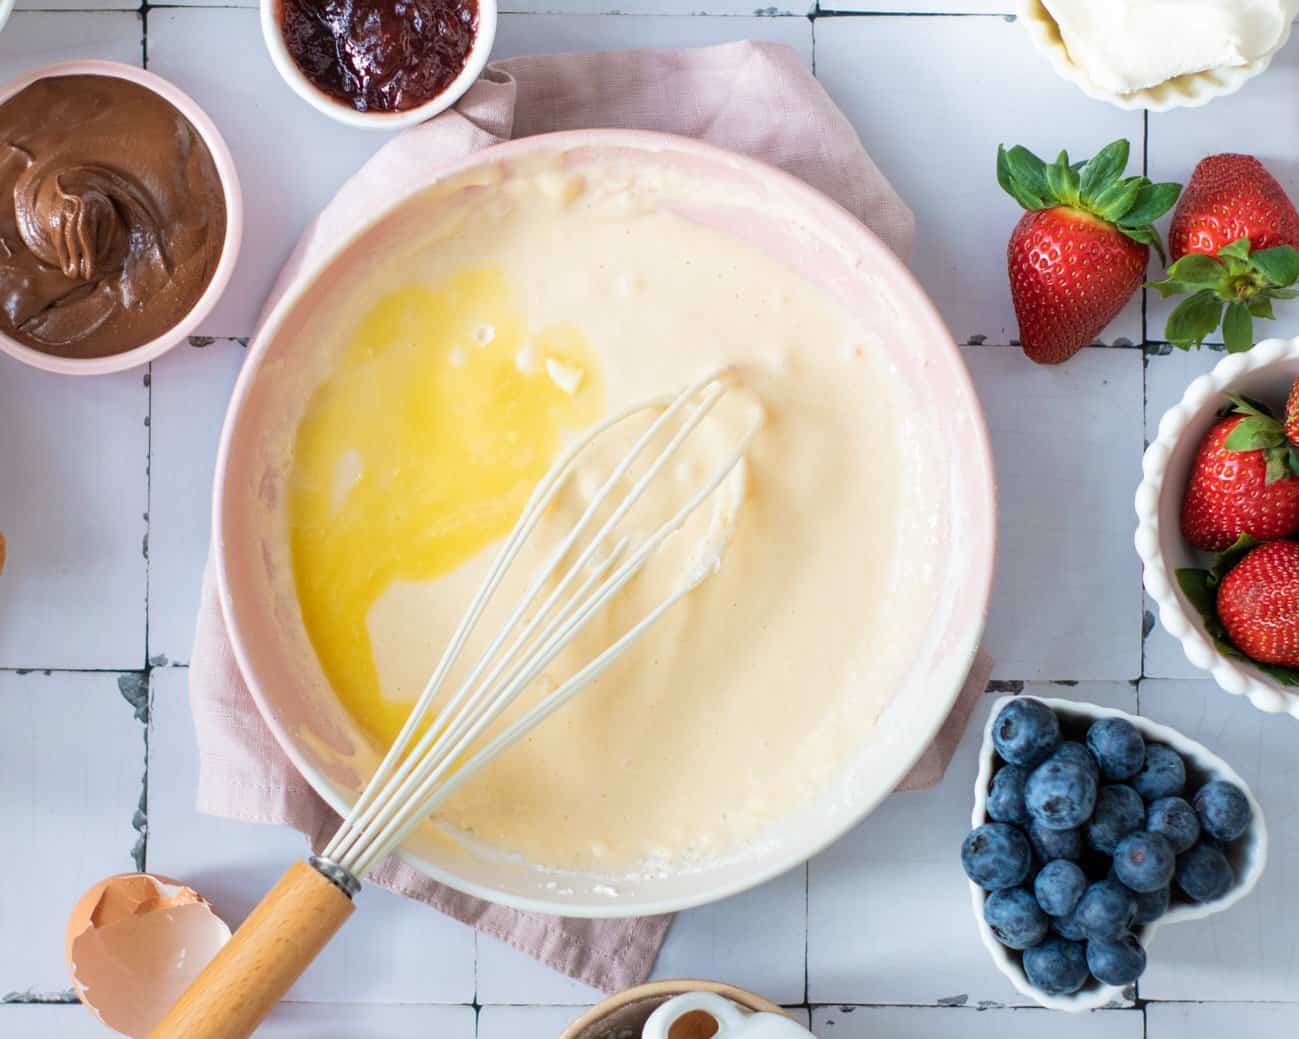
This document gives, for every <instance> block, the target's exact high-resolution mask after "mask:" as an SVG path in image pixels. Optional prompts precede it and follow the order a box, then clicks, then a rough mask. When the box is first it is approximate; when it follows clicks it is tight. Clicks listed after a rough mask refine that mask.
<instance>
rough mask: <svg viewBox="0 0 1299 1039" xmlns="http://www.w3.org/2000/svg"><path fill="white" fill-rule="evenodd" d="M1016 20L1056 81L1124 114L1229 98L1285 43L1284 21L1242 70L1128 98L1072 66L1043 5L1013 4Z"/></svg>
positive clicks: (1023, 0)
mask: <svg viewBox="0 0 1299 1039" xmlns="http://www.w3.org/2000/svg"><path fill="white" fill-rule="evenodd" d="M1015 14H1016V17H1017V18H1018V19H1019V21H1020V24H1022V25H1023V26H1024V27H1025V28H1026V29H1028V33H1029V36H1030V37H1031V38H1032V40H1033V45H1034V46H1035V47H1036V48H1037V49H1038V50H1039V51H1041V52H1042V53H1043V54H1045V55H1046V57H1047V60H1049V61H1050V62H1051V67H1052V68H1053V69H1055V71H1056V74H1057V75H1059V76H1060V78H1061V79H1066V80H1068V81H1069V82H1070V83H1072V84H1073V85H1074V86H1076V87H1077V88H1078V89H1079V90H1081V91H1082V92H1083V93H1084V94H1086V95H1087V96H1088V97H1091V98H1095V99H1096V100H1097V101H1108V102H1109V103H1110V104H1112V105H1114V106H1115V107H1116V108H1123V109H1128V110H1131V109H1142V108H1144V109H1147V110H1149V111H1151V112H1166V111H1168V110H1169V109H1170V108H1199V107H1200V106H1201V105H1207V104H1208V103H1209V102H1210V101H1212V100H1213V99H1214V98H1215V97H1225V96H1226V95H1227V94H1234V93H1235V92H1236V91H1237V90H1239V89H1240V88H1241V87H1243V86H1244V85H1245V84H1246V83H1248V82H1249V81H1250V80H1251V79H1253V78H1254V77H1255V76H1257V75H1260V74H1261V73H1263V72H1264V71H1265V70H1266V69H1267V67H1268V65H1270V64H1271V63H1272V59H1273V58H1274V57H1275V56H1276V54H1277V52H1278V51H1280V50H1281V48H1282V47H1284V46H1285V45H1286V42H1287V41H1288V40H1289V39H1290V21H1289V20H1287V21H1286V28H1285V31H1284V32H1283V33H1282V34H1281V39H1280V40H1278V41H1277V43H1276V46H1275V47H1273V48H1272V49H1271V50H1270V51H1268V52H1267V53H1266V54H1263V55H1260V56H1259V57H1257V58H1255V59H1254V60H1253V61H1251V62H1249V64H1247V65H1232V66H1226V67H1223V68H1219V69H1207V70H1206V71H1204V72H1196V73H1192V74H1190V75H1186V76H1178V77H1177V78H1176V79H1170V80H1168V81H1167V82H1165V83H1159V84H1156V85H1155V86H1153V87H1146V88H1145V89H1144V90H1136V91H1133V92H1132V93H1130V94H1119V93H1115V92H1114V91H1112V90H1106V89H1104V88H1103V87H1099V86H1097V85H1096V84H1095V83H1093V82H1092V81H1091V79H1090V78H1089V77H1088V75H1087V73H1086V71H1085V70H1083V69H1082V68H1080V67H1079V66H1077V65H1075V64H1074V63H1073V60H1072V59H1071V58H1070V57H1069V51H1068V49H1067V48H1066V47H1065V45H1064V40H1063V39H1061V37H1060V27H1059V26H1058V25H1057V24H1056V21H1055V19H1054V18H1052V17H1051V13H1050V12H1049V11H1048V10H1047V9H1046V5H1045V4H1043V3H1042V0H1018V2H1017V4H1016V9H1015Z"/></svg>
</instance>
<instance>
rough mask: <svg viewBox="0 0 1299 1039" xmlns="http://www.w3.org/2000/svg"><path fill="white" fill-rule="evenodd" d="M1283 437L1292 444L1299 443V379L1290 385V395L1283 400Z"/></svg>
mask: <svg viewBox="0 0 1299 1039" xmlns="http://www.w3.org/2000/svg"><path fill="white" fill-rule="evenodd" d="M1284 428H1285V438H1286V439H1287V440H1288V441H1290V443H1292V444H1299V379H1296V380H1295V381H1294V385H1293V386H1291V387H1290V396H1289V397H1287V398H1286V402H1285V420H1284Z"/></svg>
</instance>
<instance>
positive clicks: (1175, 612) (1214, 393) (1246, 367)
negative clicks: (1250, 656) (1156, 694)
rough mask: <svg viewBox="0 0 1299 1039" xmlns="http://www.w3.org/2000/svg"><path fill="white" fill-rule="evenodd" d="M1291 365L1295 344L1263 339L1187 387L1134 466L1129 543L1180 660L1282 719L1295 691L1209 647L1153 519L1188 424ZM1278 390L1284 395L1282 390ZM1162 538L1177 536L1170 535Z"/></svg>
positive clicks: (1292, 708) (1295, 700)
mask: <svg viewBox="0 0 1299 1039" xmlns="http://www.w3.org/2000/svg"><path fill="white" fill-rule="evenodd" d="M1295 361H1299V338H1295V339H1265V340H1263V341H1262V342H1261V343H1259V344H1257V345H1256V346H1255V347H1254V348H1253V349H1252V350H1248V351H1246V352H1245V353H1239V354H1227V355H1225V356H1224V357H1223V359H1222V360H1221V361H1219V362H1218V363H1217V364H1216V365H1215V366H1214V368H1213V370H1212V371H1210V372H1208V373H1206V374H1204V375H1201V376H1200V377H1199V378H1197V379H1195V380H1193V381H1192V382H1191V384H1190V385H1189V386H1187V388H1186V392H1185V393H1184V394H1183V395H1182V399H1181V400H1180V401H1179V402H1178V403H1177V404H1175V405H1174V406H1173V407H1171V408H1169V409H1168V411H1166V412H1165V413H1164V415H1163V418H1161V419H1160V421H1159V431H1158V434H1157V435H1156V437H1155V439H1154V440H1153V441H1152V442H1151V444H1150V446H1149V447H1147V448H1146V452H1145V455H1144V456H1143V458H1142V460H1141V470H1142V481H1141V484H1140V486H1139V487H1138V488H1137V494H1136V500H1135V505H1136V511H1137V532H1136V537H1135V541H1136V546H1137V554H1138V555H1139V556H1140V557H1141V562H1142V565H1143V567H1144V571H1143V581H1144V583H1145V586H1146V591H1148V592H1149V593H1150V597H1151V598H1152V599H1154V600H1155V603H1156V604H1157V605H1158V606H1159V623H1160V624H1161V625H1162V626H1163V628H1164V630H1165V631H1167V632H1168V633H1169V634H1170V635H1172V636H1173V638H1175V639H1177V640H1178V641H1179V642H1180V643H1181V645H1182V651H1183V652H1184V653H1185V654H1186V658H1187V659H1188V660H1189V661H1190V662H1191V663H1192V664H1194V665H1195V666H1196V667H1198V668H1202V669H1203V670H1205V671H1208V672H1209V673H1210V674H1211V675H1212V677H1213V679H1214V681H1216V682H1217V683H1218V685H1219V686H1221V687H1222V688H1223V689H1224V690H1226V691H1227V692H1229V693H1232V694H1233V695H1236V696H1245V697H1248V698H1249V701H1250V702H1251V703H1252V704H1253V705H1254V706H1255V707H1257V708H1258V709H1259V710H1261V711H1268V712H1270V713H1288V714H1290V715H1292V716H1293V717H1295V718H1299V689H1292V688H1289V687H1287V686H1284V685H1282V684H1281V683H1280V682H1278V681H1277V680H1276V679H1274V678H1272V677H1270V676H1268V675H1266V674H1265V673H1264V672H1262V671H1260V670H1259V669H1258V668H1256V667H1254V666H1253V665H1252V664H1250V662H1249V661H1248V660H1245V659H1243V658H1234V657H1228V656H1225V655H1224V654H1223V653H1221V652H1220V651H1219V650H1218V648H1217V647H1216V646H1215V645H1214V644H1213V641H1212V639H1210V637H1209V635H1208V632H1207V631H1206V630H1205V627H1204V619H1203V618H1202V617H1201V616H1200V615H1199V612H1198V611H1197V610H1196V609H1195V608H1194V607H1193V606H1192V605H1191V604H1190V603H1189V602H1188V601H1187V600H1186V597H1185V596H1184V595H1183V593H1182V590H1181V587H1180V586H1179V584H1178V581H1177V574H1176V572H1175V568H1174V567H1173V566H1171V565H1170V563H1169V560H1168V558H1167V557H1166V556H1165V554H1164V549H1163V545H1162V543H1161V539H1162V537H1163V536H1164V531H1163V529H1162V521H1161V518H1160V506H1161V503H1162V502H1163V500H1164V498H1165V496H1166V495H1169V494H1178V495H1179V496H1180V494H1181V493H1182V488H1180V487H1172V486H1170V485H1169V484H1168V482H1167V480H1166V476H1167V471H1168V465H1169V461H1170V459H1171V457H1172V455H1173V452H1174V450H1176V449H1177V448H1178V447H1179V446H1180V444H1181V442H1182V439H1183V438H1184V437H1186V436H1188V435H1192V434H1195V435H1197V436H1198V435H1200V434H1199V431H1198V430H1196V429H1192V425H1193V423H1194V422H1195V420H1196V419H1197V418H1199V417H1200V416H1203V415H1204V413H1205V411H1206V410H1210V411H1216V410H1217V409H1218V407H1220V406H1221V404H1222V403H1223V401H1224V400H1225V394H1227V393H1228V392H1230V391H1231V390H1232V389H1233V387H1234V386H1235V384H1236V383H1238V382H1239V381H1240V380H1241V379H1242V378H1244V377H1246V376H1249V375H1253V374H1255V373H1259V372H1263V371H1264V370H1265V369H1267V368H1269V367H1271V366H1273V365H1275V364H1277V363H1278V362H1290V363H1293V362H1295ZM1291 379H1293V375H1292V376H1291ZM1287 385H1288V384H1287ZM1279 389H1281V390H1283V391H1284V390H1285V389H1286V386H1284V385H1283V386H1280V387H1279ZM1179 502H1180V498H1179ZM1168 511H1169V513H1170V515H1179V514H1180V511H1181V509H1180V504H1179V506H1178V507H1177V508H1176V509H1170V510H1168ZM1170 534H1171V536H1173V537H1177V538H1180V537H1181V533H1180V531H1177V530H1173V531H1171V532H1170Z"/></svg>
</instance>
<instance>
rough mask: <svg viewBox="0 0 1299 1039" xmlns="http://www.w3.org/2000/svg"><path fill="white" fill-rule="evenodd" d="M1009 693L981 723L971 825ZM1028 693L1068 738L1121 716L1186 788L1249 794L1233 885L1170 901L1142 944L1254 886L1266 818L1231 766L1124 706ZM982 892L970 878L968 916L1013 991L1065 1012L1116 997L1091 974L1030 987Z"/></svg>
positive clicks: (1234, 854)
mask: <svg viewBox="0 0 1299 1039" xmlns="http://www.w3.org/2000/svg"><path fill="white" fill-rule="evenodd" d="M1014 699H1016V697H1014V696H1003V697H1000V698H999V699H998V700H997V701H996V703H994V704H993V705H992V713H991V714H989V715H988V722H987V724H986V725H985V726H984V728H983V745H982V746H981V747H980V749H979V775H978V778H977V779H976V781H975V787H974V811H973V812H972V813H971V815H970V824H971V826H972V827H976V826H981V825H983V824H984V823H986V822H988V821H989V820H988V815H987V801H988V784H989V783H990V782H991V781H992V775H993V771H994V768H993V766H994V764H995V763H996V760H997V752H996V749H995V748H994V746H993V743H992V726H993V723H994V722H995V721H996V719H997V715H998V714H999V713H1000V712H1001V709H1002V708H1003V707H1005V706H1006V704H1008V703H1010V702H1011V701H1012V700H1014ZM1033 699H1035V700H1039V701H1040V702H1041V703H1044V704H1046V706H1048V707H1050V708H1051V709H1052V710H1053V711H1055V712H1056V714H1057V715H1059V717H1060V721H1061V724H1062V727H1063V728H1064V729H1065V734H1066V736H1067V737H1069V738H1073V739H1077V738H1078V736H1079V733H1080V732H1085V729H1086V726H1088V725H1090V724H1091V723H1092V722H1094V721H1096V720H1097V719H1098V718H1124V719H1126V720H1127V721H1130V722H1131V723H1132V724H1133V725H1135V726H1136V727H1137V729H1138V730H1139V731H1140V732H1141V735H1142V736H1143V737H1144V738H1145V739H1146V740H1147V741H1148V742H1152V743H1166V744H1168V746H1170V747H1172V748H1173V749H1174V750H1175V751H1177V753H1179V754H1181V755H1182V757H1183V758H1184V759H1185V760H1186V765H1187V784H1186V789H1187V792H1188V793H1192V792H1194V791H1195V790H1197V789H1198V788H1199V787H1200V786H1202V785H1203V784H1204V783H1206V782H1208V781H1209V780H1211V779H1222V780H1226V781H1227V782H1229V783H1234V784H1235V785H1236V786H1238V787H1240V789H1241V790H1243V791H1244V793H1245V796H1246V797H1247V798H1249V805H1250V808H1251V809H1253V812H1254V819H1253V822H1252V823H1250V828H1249V832H1248V833H1246V834H1245V836H1244V837H1242V838H1240V840H1237V841H1234V842H1233V843H1232V844H1231V845H1230V846H1229V847H1228V848H1227V849H1226V851H1227V858H1228V859H1229V860H1230V862H1231V865H1232V869H1233V870H1234V871H1235V873H1236V886H1235V887H1233V888H1232V889H1231V890H1230V891H1229V892H1227V894H1225V895H1224V896H1223V897H1222V898H1220V899H1218V900H1217V901H1215V902H1205V903H1201V904H1195V903H1190V902H1176V901H1174V903H1173V904H1172V906H1171V907H1170V908H1169V910H1168V912H1167V913H1165V914H1164V915H1163V916H1162V917H1161V918H1160V919H1158V920H1156V921H1155V922H1154V923H1152V924H1147V925H1146V926H1145V927H1143V928H1140V930H1139V931H1138V933H1137V938H1138V939H1139V940H1140V941H1141V944H1142V946H1144V947H1145V948H1146V949H1147V950H1149V949H1150V946H1151V943H1152V942H1153V940H1154V937H1155V934H1156V932H1158V931H1159V930H1160V929H1161V928H1164V927H1167V926H1170V925H1172V924H1178V923H1182V922H1184V921H1187V920H1202V919H1204V918H1205V917H1207V916H1213V915H1214V914H1215V913H1221V912H1222V911H1223V910H1226V909H1230V908H1231V907H1232V906H1233V905H1235V904H1236V903H1237V902H1239V901H1240V900H1241V899H1243V898H1244V897H1245V896H1246V895H1248V894H1249V893H1250V892H1251V891H1253V890H1254V888H1255V886H1256V885H1257V884H1258V880H1259V877H1261V876H1262V875H1263V867H1264V866H1265V865H1266V863H1267V823H1266V822H1265V821H1264V819H1263V809H1262V806H1261V805H1259V803H1258V799H1257V798H1256V797H1255V796H1254V791H1253V790H1251V789H1250V788H1249V784H1248V783H1246V782H1245V781H1244V780H1243V779H1241V777H1240V775H1239V774H1238V773H1237V772H1236V770H1235V769H1233V768H1232V767H1231V766H1230V765H1228V764H1227V763H1226V762H1225V761H1223V760H1222V758H1220V757H1218V755H1216V754H1214V753H1213V752H1212V751H1211V750H1209V749H1208V748H1207V747H1205V746H1204V745H1203V744H1201V743H1197V742H1196V741H1195V740H1193V739H1190V738H1189V737H1186V736H1183V735H1182V734H1181V733H1180V732H1178V731H1177V730H1176V729H1170V728H1169V727H1168V726H1167V725H1160V724H1159V723H1158V722H1153V721H1151V720H1150V719H1149V718H1143V717H1141V716H1140V715H1135V714H1127V713H1126V712H1124V711H1118V710H1114V709H1113V708H1110V707H1101V706H1099V705H1097V704H1090V703H1078V702H1075V701H1073V700H1055V699H1048V698H1046V697H1033ZM1071 728H1072V729H1073V730H1074V731H1073V732H1070V731H1069V730H1070V729H1071ZM986 897H987V896H986V894H985V892H984V891H983V889H982V888H980V887H979V886H978V885H977V884H975V883H973V882H972V881H971V882H970V902H971V904H972V906H973V908H974V919H975V921H976V923H977V925H978V928H979V937H980V938H982V939H983V944H984V947H985V948H987V950H988V955H989V956H991V957H992V962H993V963H995V964H996V965H997V969H998V970H1000V971H1001V973H1002V974H1004V975H1006V977H1007V979H1008V980H1009V981H1010V983H1011V984H1012V985H1014V986H1015V989H1016V990H1017V991H1019V992H1022V993H1023V994H1024V995H1026V996H1028V997H1029V998H1030V999H1032V1000H1034V1001H1036V1002H1037V1003H1040V1004H1041V1005H1042V1006H1044V1007H1048V1008H1049V1009H1052V1010H1064V1011H1068V1012H1070V1013H1080V1012H1082V1011H1084V1010H1096V1009H1098V1008H1100V1007H1103V1006H1108V1005H1109V1004H1110V1003H1113V1002H1114V1001H1115V1000H1117V999H1119V998H1121V997H1122V995H1123V991H1124V990H1123V988H1121V987H1119V986H1115V985H1102V984H1101V983H1100V982H1098V981H1096V980H1095V979H1092V980H1091V981H1089V982H1088V984H1087V985H1085V986H1084V987H1083V988H1082V989H1080V990H1079V991H1078V992H1076V993H1074V994H1073V995H1071V996H1051V995H1048V994H1047V993H1045V992H1042V991H1040V990H1038V989H1036V988H1034V987H1033V986H1032V985H1030V984H1029V981H1028V978H1027V977H1026V976H1025V974H1024V968H1023V966H1022V965H1021V964H1020V958H1019V954H1018V953H1016V952H1014V951H1013V950H1011V949H1008V948H1006V946H1004V945H1002V944H1001V943H1000V942H999V941H997V939H996V938H995V937H994V936H993V933H992V929H991V928H990V927H989V926H988V925H987V923H986V922H985V921H984V919H983V903H984V900H985V898H986Z"/></svg>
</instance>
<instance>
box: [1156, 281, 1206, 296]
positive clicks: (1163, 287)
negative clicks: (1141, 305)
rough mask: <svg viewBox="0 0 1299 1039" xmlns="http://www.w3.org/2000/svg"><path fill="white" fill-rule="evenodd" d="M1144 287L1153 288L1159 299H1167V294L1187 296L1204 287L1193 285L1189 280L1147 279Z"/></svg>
mask: <svg viewBox="0 0 1299 1039" xmlns="http://www.w3.org/2000/svg"><path fill="white" fill-rule="evenodd" d="M1144 287H1145V288H1147V289H1154V290H1155V291H1156V292H1158V293H1159V296H1160V298H1161V299H1168V297H1169V296H1188V295H1190V294H1191V293H1192V292H1199V291H1200V289H1202V288H1204V286H1203V285H1195V284H1192V283H1191V282H1189V281H1172V280H1169V281H1148V282H1146V283H1145V286H1144Z"/></svg>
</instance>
